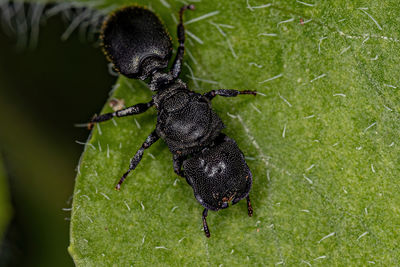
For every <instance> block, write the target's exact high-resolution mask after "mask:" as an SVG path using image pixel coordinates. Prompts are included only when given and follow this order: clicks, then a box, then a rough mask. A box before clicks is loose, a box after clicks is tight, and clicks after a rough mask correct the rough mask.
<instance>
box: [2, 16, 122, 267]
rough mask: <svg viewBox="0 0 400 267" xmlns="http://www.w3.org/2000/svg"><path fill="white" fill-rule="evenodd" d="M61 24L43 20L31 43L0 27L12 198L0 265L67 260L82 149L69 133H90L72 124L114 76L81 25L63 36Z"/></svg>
mask: <svg viewBox="0 0 400 267" xmlns="http://www.w3.org/2000/svg"><path fill="white" fill-rule="evenodd" d="M1 15H4V13H3V14H0V16H1ZM67 26H68V23H66V22H65V21H63V20H62V19H61V16H54V17H52V18H50V19H49V20H47V22H46V23H45V24H43V25H42V26H41V27H40V31H39V39H38V44H37V46H36V48H33V49H32V48H29V47H28V45H27V44H26V43H24V39H22V40H21V38H26V36H24V35H21V34H20V33H14V34H11V35H6V34H5V31H4V29H2V28H1V27H0V125H1V126H0V153H1V157H0V158H3V161H4V168H5V172H6V176H7V182H8V186H9V190H10V195H11V203H12V217H11V221H10V222H9V224H8V227H7V228H6V232H5V233H4V235H3V240H2V241H1V240H0V244H1V246H0V266H55V263H56V264H57V266H73V262H72V259H71V257H70V256H69V255H68V252H67V247H68V243H69V237H68V230H69V221H68V220H69V217H70V212H69V211H68V208H70V206H71V203H70V201H71V195H72V191H73V184H74V178H75V172H74V169H75V168H76V166H77V164H78V160H79V157H80V154H81V153H82V151H83V147H82V145H79V144H77V143H75V140H77V141H82V142H85V141H86V139H87V136H88V134H89V131H87V130H86V129H85V128H76V127H74V124H75V123H79V122H86V121H88V120H89V119H90V118H91V117H92V116H93V112H94V111H98V110H99V109H100V108H101V107H102V106H103V104H104V101H105V99H106V98H107V97H108V92H109V91H110V90H111V87H112V85H113V84H114V83H115V77H112V76H111V75H110V74H109V73H108V70H107V62H106V60H105V57H104V56H103V54H102V52H101V50H100V49H98V48H97V44H96V43H93V42H88V41H87V40H86V39H85V37H82V36H81V35H79V32H74V33H73V34H72V35H71V36H70V37H69V38H68V39H67V40H66V41H62V40H61V36H62V34H63V33H64V32H65V30H66V28H67ZM63 209H64V210H63ZM1 236H2V235H1V233H0V238H1Z"/></svg>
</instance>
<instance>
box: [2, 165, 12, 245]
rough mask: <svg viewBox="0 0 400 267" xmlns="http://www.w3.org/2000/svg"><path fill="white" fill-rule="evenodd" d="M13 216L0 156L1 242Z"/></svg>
mask: <svg viewBox="0 0 400 267" xmlns="http://www.w3.org/2000/svg"><path fill="white" fill-rule="evenodd" d="M10 218H11V203H10V194H9V192H8V184H7V181H6V173H5V170H4V168H3V161H2V158H1V157H0V244H1V241H2V238H3V235H4V232H5V230H6V228H7V225H8V223H9V221H10Z"/></svg>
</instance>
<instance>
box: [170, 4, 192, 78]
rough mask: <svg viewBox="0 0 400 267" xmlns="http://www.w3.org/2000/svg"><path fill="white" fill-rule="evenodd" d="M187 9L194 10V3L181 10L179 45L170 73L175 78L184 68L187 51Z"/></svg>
mask: <svg viewBox="0 0 400 267" xmlns="http://www.w3.org/2000/svg"><path fill="white" fill-rule="evenodd" d="M186 9H190V10H194V5H187V6H183V7H182V8H181V10H180V11H179V24H178V41H179V47H178V51H177V52H176V57H175V60H174V64H173V65H172V68H171V70H170V74H172V76H173V77H174V79H176V78H178V76H179V74H180V73H181V70H182V61H183V54H184V52H185V27H184V26H183V12H184V11H185V10H186Z"/></svg>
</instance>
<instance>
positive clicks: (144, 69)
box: [90, 5, 256, 237]
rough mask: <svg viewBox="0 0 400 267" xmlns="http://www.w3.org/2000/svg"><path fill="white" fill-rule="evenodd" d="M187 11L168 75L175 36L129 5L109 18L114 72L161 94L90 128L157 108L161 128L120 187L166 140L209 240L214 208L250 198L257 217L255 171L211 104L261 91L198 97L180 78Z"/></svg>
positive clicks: (107, 42) (105, 34)
mask: <svg viewBox="0 0 400 267" xmlns="http://www.w3.org/2000/svg"><path fill="white" fill-rule="evenodd" d="M186 9H194V6H193V5H187V6H184V7H182V8H181V10H180V12H179V19H180V20H179V24H178V32H177V34H178V41H179V47H178V49H177V53H176V57H175V59H174V62H173V64H172V66H171V68H170V69H169V71H165V69H166V68H167V66H168V63H169V60H170V57H171V51H172V43H171V38H170V37H169V35H168V33H167V32H166V31H165V29H164V27H163V25H162V23H161V21H160V20H159V19H158V17H157V16H156V15H155V14H154V13H153V12H151V11H149V10H148V9H145V8H142V7H138V6H129V7H125V8H122V9H119V10H117V11H115V12H114V13H112V14H111V15H110V16H109V17H108V18H107V19H106V20H105V22H104V24H103V27H102V32H101V38H102V41H103V43H102V44H103V49H104V52H105V54H106V55H107V57H108V59H109V60H110V61H111V62H112V63H113V65H114V68H115V69H116V70H117V71H118V72H120V73H121V74H122V75H124V76H127V77H129V78H136V79H141V80H146V81H147V82H148V85H149V89H150V90H152V91H155V92H156V94H155V95H154V96H153V98H152V100H151V101H149V102H147V103H140V104H136V105H133V106H131V107H128V108H125V109H122V110H119V111H115V112H112V113H107V114H102V115H100V116H95V117H94V118H93V119H92V121H91V123H90V125H93V124H94V123H98V122H103V121H106V120H110V119H111V118H113V117H123V116H129V115H134V114H139V113H142V112H144V111H146V110H147V109H149V108H150V107H153V106H154V107H155V108H156V109H157V110H158V115H157V116H158V117H157V125H156V128H155V130H154V131H153V132H152V133H151V134H150V135H149V136H148V137H147V139H146V140H145V142H144V143H143V144H142V146H141V148H140V149H139V150H138V151H137V152H136V154H135V156H134V157H133V158H132V160H131V162H130V166H129V169H128V171H126V172H125V173H124V175H123V176H122V178H121V179H120V181H119V182H118V184H117V186H116V189H120V186H121V184H122V183H123V181H124V180H125V178H126V177H127V176H128V174H129V173H130V172H131V171H132V170H134V169H135V168H136V166H137V165H138V164H139V162H140V160H141V159H142V156H143V153H144V150H145V149H147V148H149V147H150V146H151V145H152V144H153V143H155V142H156V141H157V140H158V139H159V138H162V139H163V140H164V141H165V143H166V144H167V146H168V148H169V150H170V151H171V153H172V155H173V167H174V171H175V172H176V173H177V174H178V175H180V176H182V177H185V178H186V180H187V182H188V183H189V185H191V186H192V188H193V191H194V195H195V197H196V199H197V200H198V201H199V202H200V204H202V205H203V206H204V208H205V209H204V211H203V217H202V219H203V226H204V232H205V234H206V236H207V237H210V232H209V229H208V225H207V221H206V217H207V212H208V210H209V209H211V210H219V209H224V208H227V207H228V203H229V202H232V204H235V203H237V202H238V201H239V200H241V199H243V198H246V199H247V207H248V215H249V216H251V215H252V213H253V210H252V207H251V204H250V198H249V192H250V189H251V185H252V175H251V172H250V169H249V167H248V166H247V164H246V161H245V159H244V156H243V153H242V152H241V151H240V149H239V148H238V146H237V144H236V142H235V141H234V140H233V139H231V138H229V137H227V136H226V135H224V134H223V133H221V130H222V129H223V128H224V124H223V123H222V121H221V119H220V118H219V117H218V115H217V114H216V113H215V112H214V111H213V110H212V106H211V100H212V99H213V98H214V97H215V96H217V95H220V96H225V97H234V96H237V95H239V94H251V95H256V92H255V91H238V90H231V89H219V90H212V91H210V92H207V93H205V94H198V93H195V92H193V91H190V90H189V89H188V87H187V85H186V83H184V82H183V81H182V80H181V79H179V74H180V72H181V68H182V62H183V54H184V41H185V32H184V26H183V22H182V17H183V12H184V11H185V10H186ZM182 165H183V170H182Z"/></svg>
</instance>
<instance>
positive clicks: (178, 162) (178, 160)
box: [172, 154, 185, 178]
mask: <svg viewBox="0 0 400 267" xmlns="http://www.w3.org/2000/svg"><path fill="white" fill-rule="evenodd" d="M172 160H173V164H174V172H175V173H176V174H178V175H179V176H180V177H183V178H185V175H184V174H183V172H182V164H183V158H182V157H180V156H178V155H175V154H174V155H173V156H172Z"/></svg>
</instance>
